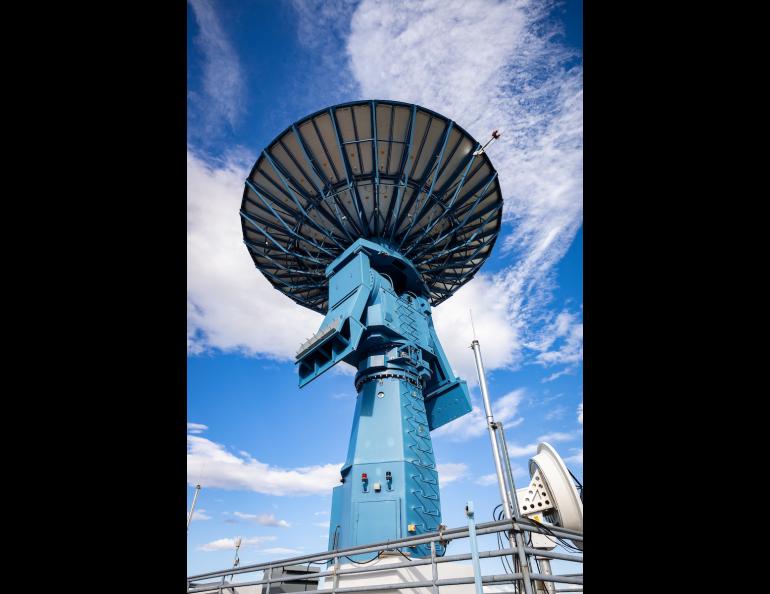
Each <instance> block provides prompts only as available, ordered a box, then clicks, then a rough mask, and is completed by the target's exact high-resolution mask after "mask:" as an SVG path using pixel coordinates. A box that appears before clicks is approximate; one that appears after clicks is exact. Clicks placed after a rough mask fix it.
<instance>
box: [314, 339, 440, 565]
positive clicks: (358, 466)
mask: <svg viewBox="0 0 770 594" xmlns="http://www.w3.org/2000/svg"><path fill="white" fill-rule="evenodd" d="M372 338H373V337H370V341H371V339H372ZM380 338H385V337H380ZM359 369H360V371H359V373H358V374H357V375H356V388H357V390H358V398H357V400H356V409H355V414H354V417H353V428H352V431H351V435H350V444H349V446H348V455H347V460H346V462H345V465H344V466H343V468H342V470H341V475H342V484H341V485H339V486H338V487H336V488H335V489H334V492H333V498H332V513H331V522H330V528H329V548H330V550H331V549H336V548H346V547H352V546H355V545H361V544H367V543H372V542H379V541H384V540H392V539H398V538H403V537H406V536H411V535H415V534H420V533H425V532H432V531H435V530H438V527H439V525H440V524H441V502H440V498H439V482H438V472H437V471H436V461H435V457H434V455H433V445H432V442H431V438H430V428H429V424H428V417H427V413H426V411H425V401H424V398H423V389H422V382H421V381H420V378H421V377H422V378H423V381H425V377H426V375H428V376H429V374H430V371H429V369H428V366H427V365H426V363H425V362H424V361H423V360H422V357H421V353H420V350H419V349H417V348H416V347H414V346H413V345H410V344H408V343H404V342H399V343H395V344H393V343H390V344H388V345H385V346H383V347H381V348H379V349H377V350H376V351H375V352H370V353H369V355H368V356H367V357H365V358H363V359H362V360H361V362H360V364H359ZM405 550H408V552H411V553H412V554H413V555H416V556H419V557H422V556H428V555H430V548H429V547H428V546H426V545H421V546H419V547H410V548H409V549H405ZM442 552H443V551H442V550H439V554H442ZM363 557H367V556H363ZM363 557H362V558H363ZM368 557H371V556H368Z"/></svg>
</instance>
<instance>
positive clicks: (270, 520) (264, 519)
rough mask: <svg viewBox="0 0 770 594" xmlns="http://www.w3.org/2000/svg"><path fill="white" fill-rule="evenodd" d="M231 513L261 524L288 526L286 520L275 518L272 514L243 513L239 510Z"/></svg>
mask: <svg viewBox="0 0 770 594" xmlns="http://www.w3.org/2000/svg"><path fill="white" fill-rule="evenodd" d="M233 515H234V516H236V517H238V518H241V519H242V520H249V521H251V522H256V523H257V524H261V525H262V526H278V527H280V528H288V527H289V526H290V524H289V523H288V522H287V521H286V520H277V519H276V518H275V516H274V515H273V514H244V513H241V512H233Z"/></svg>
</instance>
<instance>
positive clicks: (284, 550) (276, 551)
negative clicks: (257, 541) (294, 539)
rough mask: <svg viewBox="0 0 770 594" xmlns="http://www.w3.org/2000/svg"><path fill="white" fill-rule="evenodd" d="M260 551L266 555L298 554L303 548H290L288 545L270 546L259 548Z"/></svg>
mask: <svg viewBox="0 0 770 594" xmlns="http://www.w3.org/2000/svg"><path fill="white" fill-rule="evenodd" d="M259 552H260V553H264V554H266V555H299V554H300V553H302V552H303V549H291V548H288V547H271V548H267V549H259Z"/></svg>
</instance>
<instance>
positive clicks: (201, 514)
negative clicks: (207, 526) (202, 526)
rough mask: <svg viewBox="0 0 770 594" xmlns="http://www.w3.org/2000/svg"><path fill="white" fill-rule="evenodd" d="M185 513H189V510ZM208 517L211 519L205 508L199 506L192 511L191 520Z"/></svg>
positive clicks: (206, 518)
mask: <svg viewBox="0 0 770 594" xmlns="http://www.w3.org/2000/svg"><path fill="white" fill-rule="evenodd" d="M187 513H188V515H189V513H190V512H189V511H188V512H187ZM210 519H211V516H209V515H208V514H207V513H206V510H205V509H203V508H200V509H196V510H195V511H194V512H193V517H192V521H193V522H195V521H200V520H210Z"/></svg>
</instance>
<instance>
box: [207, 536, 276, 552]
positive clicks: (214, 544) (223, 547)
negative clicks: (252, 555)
mask: <svg viewBox="0 0 770 594" xmlns="http://www.w3.org/2000/svg"><path fill="white" fill-rule="evenodd" d="M275 539H276V537H275V536H251V537H249V538H242V539H241V548H242V549H245V548H253V547H259V546H260V545H261V544H262V543H264V542H268V541H271V540H275ZM235 541H236V538H220V539H218V540H213V541H211V542H207V543H206V544H202V545H200V546H198V550H199V551H207V552H211V551H231V550H234V549H235Z"/></svg>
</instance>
